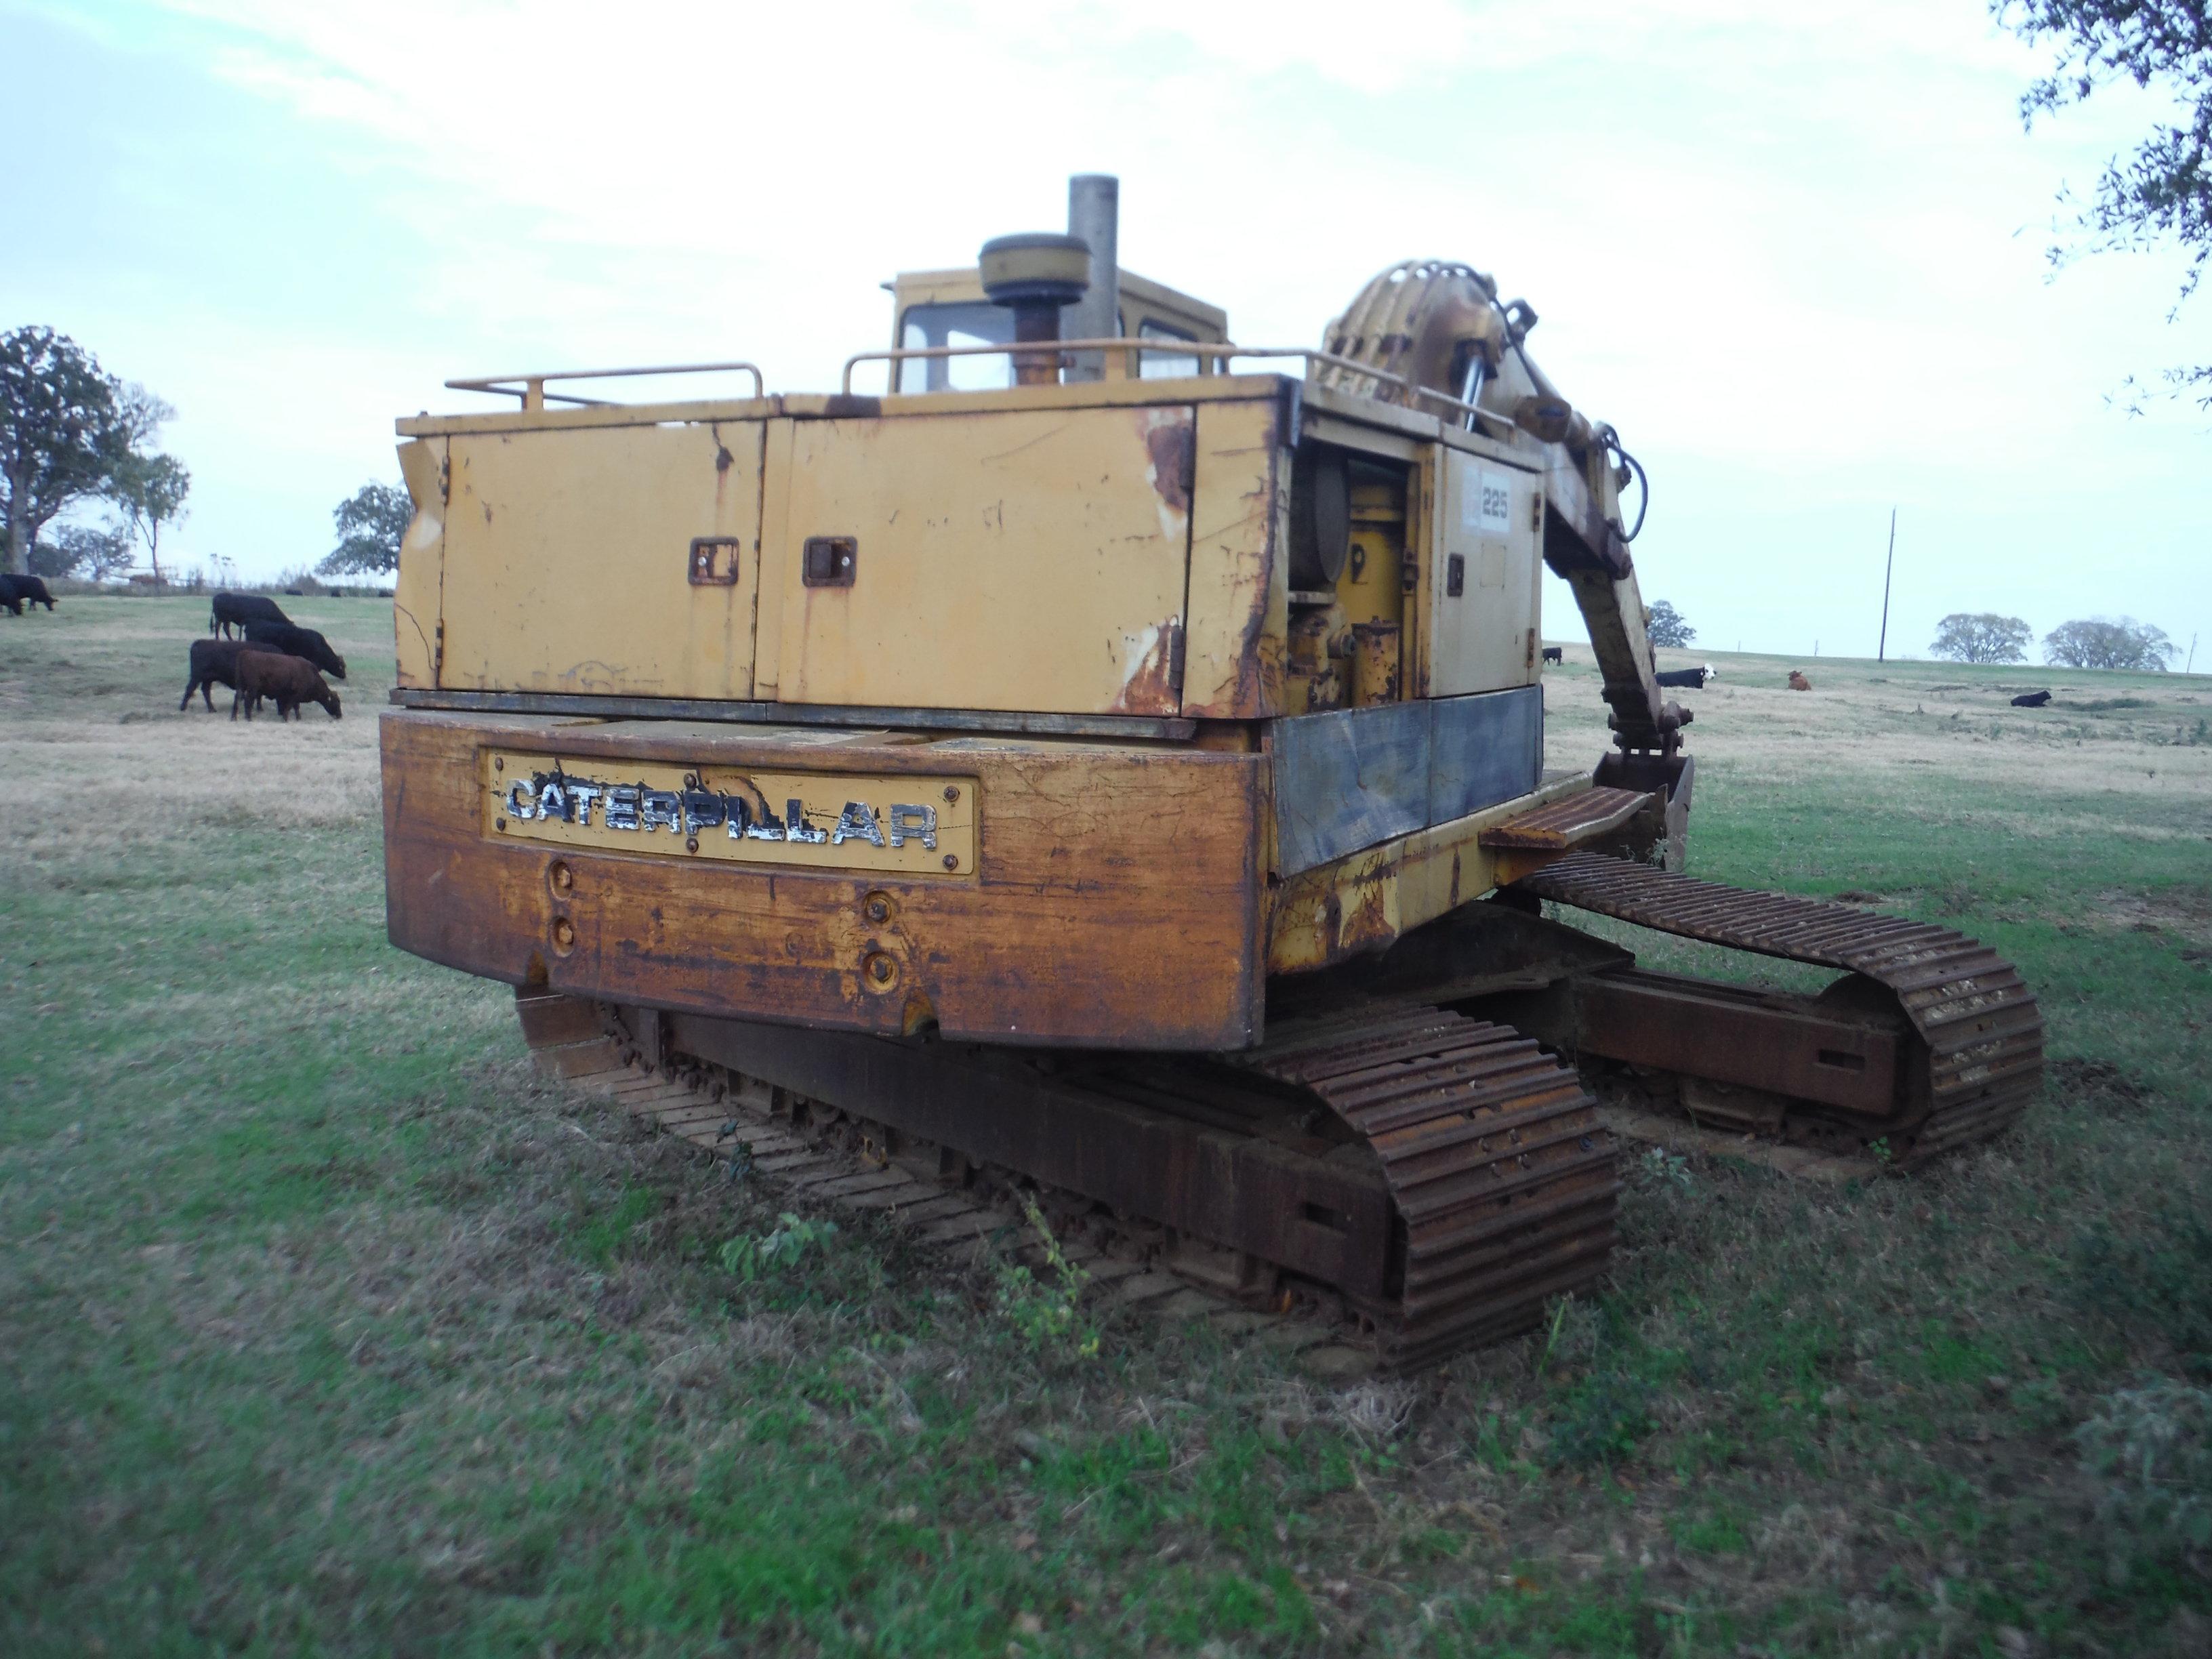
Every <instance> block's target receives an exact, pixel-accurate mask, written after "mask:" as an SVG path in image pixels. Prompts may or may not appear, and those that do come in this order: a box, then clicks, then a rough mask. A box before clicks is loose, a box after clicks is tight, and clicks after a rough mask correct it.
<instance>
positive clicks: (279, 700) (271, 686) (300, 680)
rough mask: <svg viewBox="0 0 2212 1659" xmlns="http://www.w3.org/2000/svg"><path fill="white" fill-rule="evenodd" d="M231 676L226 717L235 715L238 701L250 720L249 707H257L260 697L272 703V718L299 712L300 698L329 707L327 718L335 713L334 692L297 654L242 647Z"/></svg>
mask: <svg viewBox="0 0 2212 1659" xmlns="http://www.w3.org/2000/svg"><path fill="white" fill-rule="evenodd" d="M232 673H233V674H234V677H235V678H234V679H233V680H232V681H231V684H232V686H233V687H234V690H232V692H231V694H230V717H231V719H233V720H236V719H237V718H238V707H239V704H240V703H241V702H243V703H244V704H245V705H246V719H248V720H252V718H253V711H254V710H255V709H257V708H260V707H261V700H262V698H264V697H269V698H272V699H274V700H275V702H276V718H277V719H278V720H283V719H284V718H285V717H286V716H287V715H290V714H298V713H299V712H300V705H301V703H303V702H319V703H320V704H322V706H323V707H324V708H327V709H329V710H330V713H331V719H332V720H337V719H338V718H339V715H338V694H337V692H335V691H333V690H331V688H330V686H329V685H328V684H326V683H325V680H324V678H323V677H322V676H321V675H320V674H319V673H317V672H316V671H315V665H314V664H313V663H311V662H307V661H306V660H304V659H301V658H299V657H288V656H284V655H283V654H281V653H277V652H275V651H256V650H246V651H241V652H240V653H238V661H237V663H236V665H234V667H233V669H232Z"/></svg>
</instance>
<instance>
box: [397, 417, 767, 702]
mask: <svg viewBox="0 0 2212 1659" xmlns="http://www.w3.org/2000/svg"><path fill="white" fill-rule="evenodd" d="M766 424H767V423H766V422H765V421H762V420H751V421H695V422H671V423H668V424H665V425H663V424H658V423H646V422H641V423H639V424H635V425H596V426H582V425H580V426H570V427H552V428H544V427H541V428H532V429H529V430H523V431H513V432H457V433H455V434H453V436H452V437H451V439H450V445H451V448H450V452H449V455H450V459H449V472H448V476H447V502H446V520H445V550H444V570H443V592H442V594H441V601H440V608H439V617H440V621H441V625H442V629H443V632H442V635H441V642H442V653H441V664H440V667H439V671H438V684H439V685H440V686H441V688H443V689H446V690H484V691H532V692H568V693H579V694H585V695H592V696H641V697H696V698H715V699H731V698H749V697H750V696H752V695H753V638H754V629H755V623H756V618H757V605H758V600H759V595H760V511H761V465H762V457H763V442H764V433H765V431H766Z"/></svg>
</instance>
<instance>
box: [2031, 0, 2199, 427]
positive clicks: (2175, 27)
mask: <svg viewBox="0 0 2212 1659" xmlns="http://www.w3.org/2000/svg"><path fill="white" fill-rule="evenodd" d="M1990 11H1991V12H1992V13H1993V14H1994V15H1995V16H1996V19H1997V21H1999V22H2000V23H2002V24H2003V25H2005V26H2006V27H2009V28H2011V29H2012V30H2013V31H2014V32H2015V33H2018V34H2019V35H2020V36H2021V38H2022V39H2024V40H2027V41H2029V42H2030V43H2032V44H2034V43H2041V42H2045V41H2048V42H2050V43H2051V44H2052V45H2053V46H2055V47H2056V49H2057V60H2058V61H2057V64H2056V65H2055V67H2053V69H2052V70H2051V73H2050V74H2048V75H2046V76H2044V77H2043V78H2042V79H2040V80H2039V81H2037V82H2034V83H2033V85H2031V86H2030V87H2029V88H2028V89H2027V92H2025V93H2024V94H2021V100H2020V112H2021V121H2022V123H2023V124H2024V125H2029V126H2033V125H2034V124H2035V119H2036V118H2037V117H2038V116H2039V115H2049V114H2055V113H2056V112H2058V111H2059V110H2062V109H2064V108H2066V107H2067V106H2069V105H2074V104H2079V103H2081V102H2083V101H2085V100H2087V99H2088V98H2089V97H2090V95H2091V94H2093V93H2094V92H2096V91H2097V89H2098V88H2100V87H2105V86H2110V85H2112V84H2114V83H2116V82H2131V83H2132V84H2133V85H2135V86H2136V87H2138V88H2145V89H2152V88H2155V89H2156V90H2158V91H2160V92H2162V93H2165V94H2168V95H2170V96H2171V97H2172V99H2173V100H2174V103H2175V105H2176V106H2177V107H2176V108H2175V111H2174V116H2175V118H2176V119H2175V121H2170V122H2160V123H2157V124H2155V125H2153V126H2152V128H2151V131H2150V133H2149V135H2148V137H2144V138H2143V139H2142V140H2141V141H2140V142H2138V143H2136V147H2135V149H2132V150H2131V151H2130V152H2128V153H2127V154H2126V155H2115V156H2113V157H2112V159H2111V160H2109V161H2106V164H2105V171H2104V173H2102V174H2101V175H2100V177H2099V179H2098V180H2097V188H2096V193H2095V194H2094V195H2093V197H2091V198H2090V199H2089V201H2088V202H2087V204H2082V205H2081V206H2080V207H2079V210H2078V212H2077V214H2076V222H2077V223H2078V224H2079V225H2080V226H2081V229H2082V230H2083V231H2084V232H2085V233H2086V234H2087V238H2088V251H2090V252H2104V251H2106V250H2108V249H2113V248H2142V247H2149V246H2154V245H2155V244H2157V243H2159V242H2161V241H2165V240H2172V241H2175V242H2178V243H2179V245H2180V246H2181V249H2182V251H2183V252H2185V253H2186V254H2187V255H2188V257H2189V266H2188V270H2186V272H2185V274H2184V276H2182V279H2181V292H2180V295H2179V298H2178V299H2177V301H2176V302H2175V303H2176V306H2177V308H2178V307H2179V304H2180V302H2181V301H2185V300H2187V299H2188V298H2189V296H2190V295H2191V294H2193V293H2194V292H2195V291H2196V289H2197V282H2198V280H2199V279H2200V278H2201V277H2202V276H2203V274H2204V264H2205V261H2206V259H2207V258H2212V21H2208V20H2207V17H2206V14H2205V7H2204V0H1990ZM2060 199H2061V200H2063V201H2067V202H2069V204H2071V203H2072V201H2073V198H2072V197H2070V195H2069V194H2067V193H2066V192H2063V191H2062V192H2061V197H2060ZM2068 257H2069V256H2068V253H2067V252H2066V250H2064V249H2061V248H2053V249H2052V250H2051V258H2052V260H2053V261H2054V262H2058V261H2063V260H2064V259H2065V258H2068ZM2166 379H2167V380H2168V381H2169V382H2170V383H2171V384H2172V386H2175V387H2176V388H2177V389H2180V388H2184V387H2194V388H2196V389H2197V390H2198V391H2200V392H2203V402H2204V403H2205V404H2207V405H2208V406H2212V364H2197V365H2194V366H2191V367H2188V368H2176V369H2170V370H2168V371H2167V373H2166Z"/></svg>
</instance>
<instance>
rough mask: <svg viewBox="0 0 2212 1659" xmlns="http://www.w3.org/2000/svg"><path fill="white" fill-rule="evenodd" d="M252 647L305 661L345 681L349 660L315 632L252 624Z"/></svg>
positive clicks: (249, 634)
mask: <svg viewBox="0 0 2212 1659" xmlns="http://www.w3.org/2000/svg"><path fill="white" fill-rule="evenodd" d="M246 640H247V641H248V642H249V643H251V644H253V645H259V646H265V647H268V648H269V649H270V650H271V651H280V652H282V653H283V654H284V655H286V656H288V657H305V658H306V659H307V660H308V661H309V662H311V663H313V664H314V665H315V666H316V667H318V668H319V669H321V670H322V671H323V672H325V674H328V675H329V676H330V677H331V678H332V679H334V680H342V679H343V678H345V659H344V658H343V657H341V656H340V655H338V653H337V652H335V651H333V650H331V642H330V641H328V640H326V639H325V638H324V637H323V636H322V635H320V634H318V633H317V632H315V630H314V629H312V628H295V627H294V626H293V625H292V624H291V623H271V622H250V623H246Z"/></svg>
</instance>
